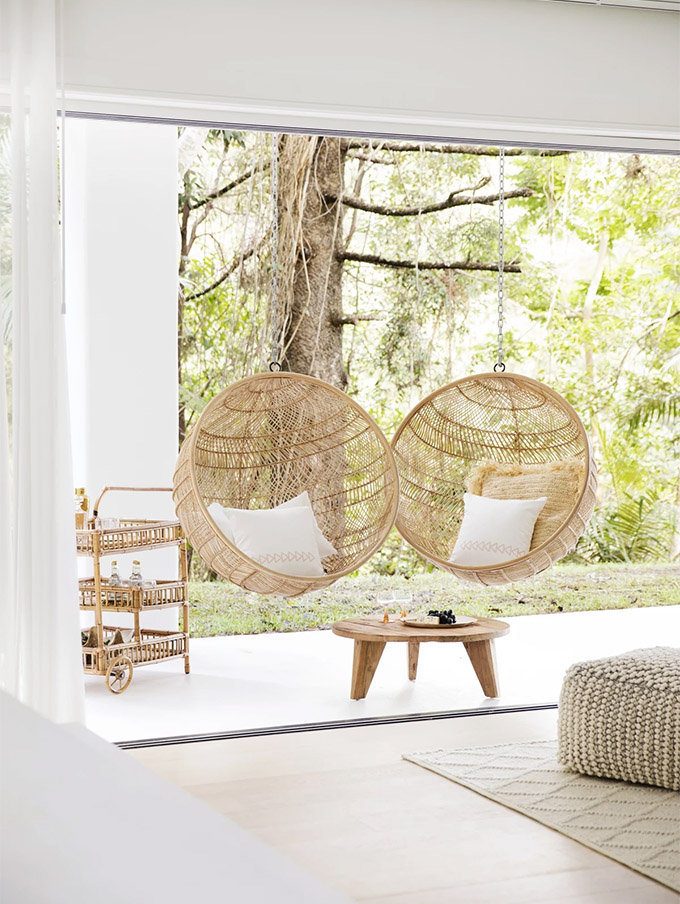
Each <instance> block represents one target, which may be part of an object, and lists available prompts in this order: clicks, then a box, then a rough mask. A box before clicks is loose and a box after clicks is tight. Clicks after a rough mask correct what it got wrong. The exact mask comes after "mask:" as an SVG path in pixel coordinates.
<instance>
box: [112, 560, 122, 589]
mask: <svg viewBox="0 0 680 904" xmlns="http://www.w3.org/2000/svg"><path fill="white" fill-rule="evenodd" d="M122 583H123V582H122V581H121V579H120V571H118V562H116V560H115V559H114V560H113V562H111V577H110V578H109V584H114V585H115V586H116V587H120V585H121V584H122Z"/></svg>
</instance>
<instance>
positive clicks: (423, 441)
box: [392, 373, 597, 584]
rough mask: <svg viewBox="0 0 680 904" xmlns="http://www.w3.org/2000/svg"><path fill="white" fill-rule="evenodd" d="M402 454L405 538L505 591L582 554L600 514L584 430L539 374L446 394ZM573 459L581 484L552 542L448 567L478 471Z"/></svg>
mask: <svg viewBox="0 0 680 904" xmlns="http://www.w3.org/2000/svg"><path fill="white" fill-rule="evenodd" d="M392 448H393V450H394V454H395V458H396V461H397V467H398V470H399V478H400V495H401V501H400V507H399V516H398V518H397V529H398V530H399V533H400V534H401V535H402V537H404V539H405V540H406V541H407V542H408V543H409V544H410V545H411V546H413V547H414V549H416V550H417V551H418V552H419V553H420V554H421V555H422V556H424V557H425V558H426V559H429V560H430V561H431V562H433V563H434V564H435V565H437V566H439V567H440V568H443V569H445V570H446V571H449V572H451V573H452V574H454V575H456V576H457V577H459V578H462V579H463V580H467V581H474V582H477V583H480V584H504V583H508V582H510V581H517V580H521V579H524V578H529V577H532V576H533V575H535V574H538V573H539V572H540V571H543V570H544V569H546V568H549V567H550V566H551V565H552V564H553V563H554V562H556V561H557V560H558V559H560V558H561V557H562V556H563V555H565V554H566V553H567V552H569V551H570V550H571V549H573V547H574V546H575V544H576V541H577V540H578V538H579V537H580V536H581V535H582V534H583V532H584V530H585V527H586V524H587V522H588V519H589V518H590V515H591V514H592V512H593V508H594V505H595V491H596V487H597V471H596V467H595V463H594V461H593V458H592V453H591V448H590V442H589V440H588V436H587V434H586V432H585V429H584V427H583V424H582V423H581V421H580V419H579V417H578V415H577V414H576V412H575V411H574V409H573V408H572V407H571V405H570V404H569V403H568V402H566V401H565V400H564V399H563V398H562V397H561V396H560V395H558V394H557V393H556V392H554V391H553V390H552V389H549V388H548V387H547V386H544V385H543V384H542V383H539V382H537V381H536V380H532V379H531V378H529V377H524V376H518V375H516V374H508V373H489V374H479V375H476V376H471V377H465V378H463V379H462V380H457V381H456V382H454V383H450V384H449V385H447V386H444V387H443V388H441V389H438V390H437V391H436V392H433V393H432V394H431V395H429V396H427V398H425V399H423V401H422V402H420V404H418V405H416V407H415V408H414V409H413V410H412V411H411V412H410V414H409V415H408V416H407V417H406V419H405V420H404V421H403V423H402V424H401V426H400V427H399V429H398V431H397V433H396V435H395V437H394V439H393V441H392ZM568 459H577V460H580V461H581V462H582V463H583V467H582V468H577V473H580V474H581V475H582V476H581V477H580V478H579V480H580V487H579V490H578V493H577V494H576V496H575V498H574V501H573V505H571V509H570V511H568V513H567V514H566V516H565V518H564V521H563V523H562V524H561V525H560V526H559V527H558V529H557V530H555V531H554V533H552V535H551V536H549V537H548V538H546V539H545V541H544V542H542V543H541V544H540V545H539V546H536V547H535V548H532V549H530V550H529V552H528V553H527V554H526V555H525V556H522V557H521V558H517V559H513V560H511V561H508V562H504V563H502V564H500V565H486V566H482V567H477V568H472V567H468V566H465V567H463V566H461V565H454V564H452V563H451V562H449V561H448V559H449V557H450V555H451V551H452V549H453V546H454V544H455V541H456V538H457V536H458V530H459V528H460V524H461V520H462V517H463V493H464V492H465V490H466V481H467V479H468V477H469V476H470V475H471V474H472V473H473V472H474V470H475V468H477V466H479V465H480V464H481V463H482V462H485V461H493V462H498V463H516V464H519V465H529V464H535V465H541V464H546V465H549V464H550V463H552V462H561V461H564V460H568ZM537 495H540V494H537Z"/></svg>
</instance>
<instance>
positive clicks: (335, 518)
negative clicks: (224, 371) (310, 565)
mask: <svg viewBox="0 0 680 904" xmlns="http://www.w3.org/2000/svg"><path fill="white" fill-rule="evenodd" d="M305 490H306V491H307V492H308V493H309V498H310V501H311V504H312V508H313V510H314V514H315V516H316V519H317V522H318V525H319V527H320V529H321V531H322V533H323V534H324V536H325V537H326V538H327V539H328V540H329V541H330V542H331V544H332V545H333V546H334V547H335V548H336V550H337V555H333V556H330V557H329V558H326V559H324V560H323V564H324V568H325V574H324V575H323V576H321V577H302V576H296V575H290V574H281V573H279V572H276V571H274V570H272V569H270V568H267V567H265V566H264V565H262V564H260V563H258V562H256V561H254V560H253V559H250V558H248V556H246V555H245V554H244V553H243V552H242V551H241V550H240V549H238V548H237V547H236V546H234V544H233V543H231V542H230V541H229V540H228V539H227V538H226V537H225V536H224V535H223V534H222V532H221V531H220V530H219V528H218V527H217V525H216V524H215V522H214V521H213V519H212V518H211V516H210V513H209V512H208V506H209V505H210V504H211V503H212V502H219V503H220V504H221V505H223V506H226V507H229V508H239V509H262V508H273V507H274V506H277V505H279V504H281V503H282V502H286V501H288V500H289V499H292V498H293V497H295V496H297V495H298V494H299V493H302V492H303V491H305ZM173 498H174V500H175V507H176V510H177V517H178V518H179V520H180V522H181V523H182V527H183V528H184V531H185V533H186V535H187V537H188V539H189V541H190V542H191V544H192V546H193V548H194V549H195V550H196V552H197V553H198V554H199V555H200V556H201V558H202V559H203V560H204V561H205V562H206V563H207V564H208V565H209V566H210V567H211V568H212V569H214V570H215V571H216V572H217V573H218V574H220V575H221V576H222V577H225V578H227V579H228V580H230V581H232V582H233V583H235V584H238V585H239V586H241V587H243V588H244V589H245V590H251V591H255V592H256V593H264V594H277V595H281V596H291V597H292V596H298V595H299V594H302V593H307V592H308V591H311V590H319V589H321V588H323V587H327V586H329V585H330V584H332V583H333V582H334V581H336V580H337V579H338V578H340V577H342V576H343V575H347V574H350V573H351V572H353V571H355V570H356V569H357V568H359V566H360V565H362V564H363V563H364V562H366V561H367V560H368V559H369V558H370V557H371V556H372V555H373V554H374V553H375V552H376V551H377V550H378V549H379V548H380V547H381V546H382V544H383V543H384V541H385V539H386V537H387V535H388V534H389V532H390V530H391V529H392V526H393V525H394V522H395V519H396V516H397V507H398V504H399V486H398V476H397V469H396V465H395V462H394V457H393V455H392V451H391V449H390V446H389V443H388V442H387V440H386V439H385V436H384V435H383V433H382V431H381V430H380V428H379V427H378V425H377V424H376V423H375V421H374V420H373V419H372V418H371V417H370V415H368V414H367V413H366V412H365V411H364V409H363V408H362V407H361V406H360V405H358V404H357V403H356V402H355V401H353V400H352V399H350V398H349V397H348V396H347V395H346V394H345V393H344V392H341V391H340V390H339V389H336V388H334V387H333V386H331V385H329V384H328V383H324V382H323V381H322V380H317V379H315V378H314V377H308V376H303V375H301V374H293V373H264V374H259V375H257V376H253V377H248V378H246V379H245V380H240V381H239V382H237V383H234V384H232V385H231V386H229V387H227V389H225V390H224V391H223V392H221V393H220V394H219V395H218V396H216V397H215V398H214V399H213V400H212V401H211V402H210V403H209V404H208V405H207V407H206V408H205V409H204V410H203V412H202V413H201V416H200V418H199V419H198V421H197V423H196V425H195V426H194V428H193V429H192V431H191V433H190V434H189V436H188V437H187V439H186V440H185V441H184V443H183V445H182V449H181V451H180V455H179V459H178V461H177V468H176V471H175V479H174V492H173Z"/></svg>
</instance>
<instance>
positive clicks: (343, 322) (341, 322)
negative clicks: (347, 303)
mask: <svg viewBox="0 0 680 904" xmlns="http://www.w3.org/2000/svg"><path fill="white" fill-rule="evenodd" d="M386 318H387V315H386V314H343V316H342V317H336V318H335V319H334V320H332V321H331V323H332V324H333V326H356V325H357V324H359V323H362V322H363V321H365V320H385V319H386Z"/></svg>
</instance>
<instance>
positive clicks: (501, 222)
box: [493, 147, 505, 373]
mask: <svg viewBox="0 0 680 904" xmlns="http://www.w3.org/2000/svg"><path fill="white" fill-rule="evenodd" d="M504 238H505V148H503V147H501V148H499V149H498V355H497V360H496V364H495V365H494V368H493V369H494V372H495V373H498V371H501V372H502V371H504V370H505V364H504V363H503V277H504V260H503V258H504V252H505V248H504Z"/></svg>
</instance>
